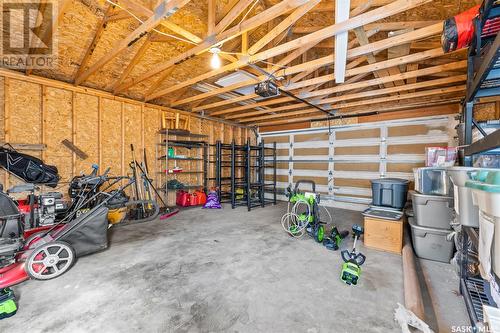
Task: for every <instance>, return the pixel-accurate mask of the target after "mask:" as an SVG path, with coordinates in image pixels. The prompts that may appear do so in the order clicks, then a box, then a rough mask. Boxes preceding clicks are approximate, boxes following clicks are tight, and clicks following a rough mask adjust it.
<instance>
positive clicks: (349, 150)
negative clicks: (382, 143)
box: [335, 146, 380, 161]
mask: <svg viewBox="0 0 500 333" xmlns="http://www.w3.org/2000/svg"><path fill="white" fill-rule="evenodd" d="M379 153H380V148H379V146H367V147H336V148H335V155H376V156H373V160H374V161H376V160H378V159H379V157H378V155H379Z"/></svg>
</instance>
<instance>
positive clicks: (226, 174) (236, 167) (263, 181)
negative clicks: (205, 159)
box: [209, 139, 276, 211]
mask: <svg viewBox="0 0 500 333" xmlns="http://www.w3.org/2000/svg"><path fill="white" fill-rule="evenodd" d="M212 148H215V153H214V155H213V156H214V157H213V160H210V163H214V164H215V177H213V178H209V180H212V181H214V182H215V186H216V188H217V192H218V196H219V198H220V201H221V202H223V203H230V204H231V207H232V208H233V209H234V208H236V207H238V206H245V207H247V209H248V210H249V211H250V210H251V209H252V208H256V207H265V206H266V204H270V203H271V204H276V144H273V145H271V146H268V147H266V146H265V144H264V142H263V141H262V142H261V143H260V144H258V145H256V146H252V145H251V144H250V140H249V139H248V140H247V142H246V144H244V145H237V144H236V143H235V142H234V141H233V142H232V143H231V144H223V143H221V142H220V141H217V142H216V144H215V145H212ZM268 170H270V171H268ZM266 171H267V172H266ZM266 174H267V175H268V176H270V177H266ZM269 178H270V179H269ZM266 194H268V195H267V196H266Z"/></svg>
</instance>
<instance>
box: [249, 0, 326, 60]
mask: <svg viewBox="0 0 500 333" xmlns="http://www.w3.org/2000/svg"><path fill="white" fill-rule="evenodd" d="M320 1H321V0H311V1H309V2H307V3H306V4H305V5H302V6H300V7H297V8H296V9H295V10H294V11H293V12H292V13H291V14H290V15H288V16H287V17H286V18H285V19H284V20H282V21H281V22H280V23H279V24H277V25H276V26H275V27H274V28H272V29H270V30H269V31H268V33H267V34H265V35H264V36H263V37H262V38H261V39H259V40H258V41H257V42H255V43H254V44H253V45H252V46H251V47H250V48H249V49H248V54H250V55H254V54H255V53H257V52H258V51H260V50H261V49H262V48H263V47H264V46H266V45H267V44H268V43H269V42H271V41H272V40H273V39H275V38H276V37H277V36H279V35H280V34H281V33H282V32H284V31H285V30H287V29H288V28H289V27H290V26H291V25H293V24H294V23H295V22H297V21H298V20H299V19H300V18H301V17H302V16H304V15H305V14H307V13H308V12H309V11H310V10H311V9H312V8H314V6H316V5H317V4H318V3H319V2H320Z"/></svg>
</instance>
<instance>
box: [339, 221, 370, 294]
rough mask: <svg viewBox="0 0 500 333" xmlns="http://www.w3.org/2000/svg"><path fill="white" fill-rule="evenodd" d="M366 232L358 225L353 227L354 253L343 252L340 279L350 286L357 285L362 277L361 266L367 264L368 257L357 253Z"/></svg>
mask: <svg viewBox="0 0 500 333" xmlns="http://www.w3.org/2000/svg"><path fill="white" fill-rule="evenodd" d="M363 232H364V230H363V227H361V226H360V225H358V224H355V225H353V226H352V233H353V235H354V245H353V247H352V251H351V252H349V251H347V250H344V251H342V252H341V254H342V259H343V260H344V264H343V265H342V272H341V273H340V279H341V280H342V281H344V282H345V283H346V284H348V285H351V284H352V285H357V284H358V280H359V278H360V276H361V265H363V264H364V263H365V260H366V257H365V255H364V254H362V253H361V252H356V242H357V241H358V239H359V237H360V236H361V235H362V234H363Z"/></svg>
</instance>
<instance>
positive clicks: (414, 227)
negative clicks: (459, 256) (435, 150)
mask: <svg viewBox="0 0 500 333" xmlns="http://www.w3.org/2000/svg"><path fill="white" fill-rule="evenodd" d="M410 195H411V199H412V207H413V212H412V213H410V214H409V215H410V216H409V218H408V223H409V224H410V227H411V233H412V241H413V248H414V250H415V253H416V255H417V256H418V257H419V258H423V259H429V260H435V261H441V262H449V261H450V260H451V258H452V257H453V252H454V250H455V244H454V242H453V240H452V239H447V236H448V235H449V234H450V232H451V231H452V228H451V225H450V223H451V222H452V221H453V218H454V213H453V207H454V206H453V201H454V200H453V187H452V182H451V180H450V178H449V176H448V175H447V173H446V169H445V168H434V167H426V168H418V169H415V191H410Z"/></svg>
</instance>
